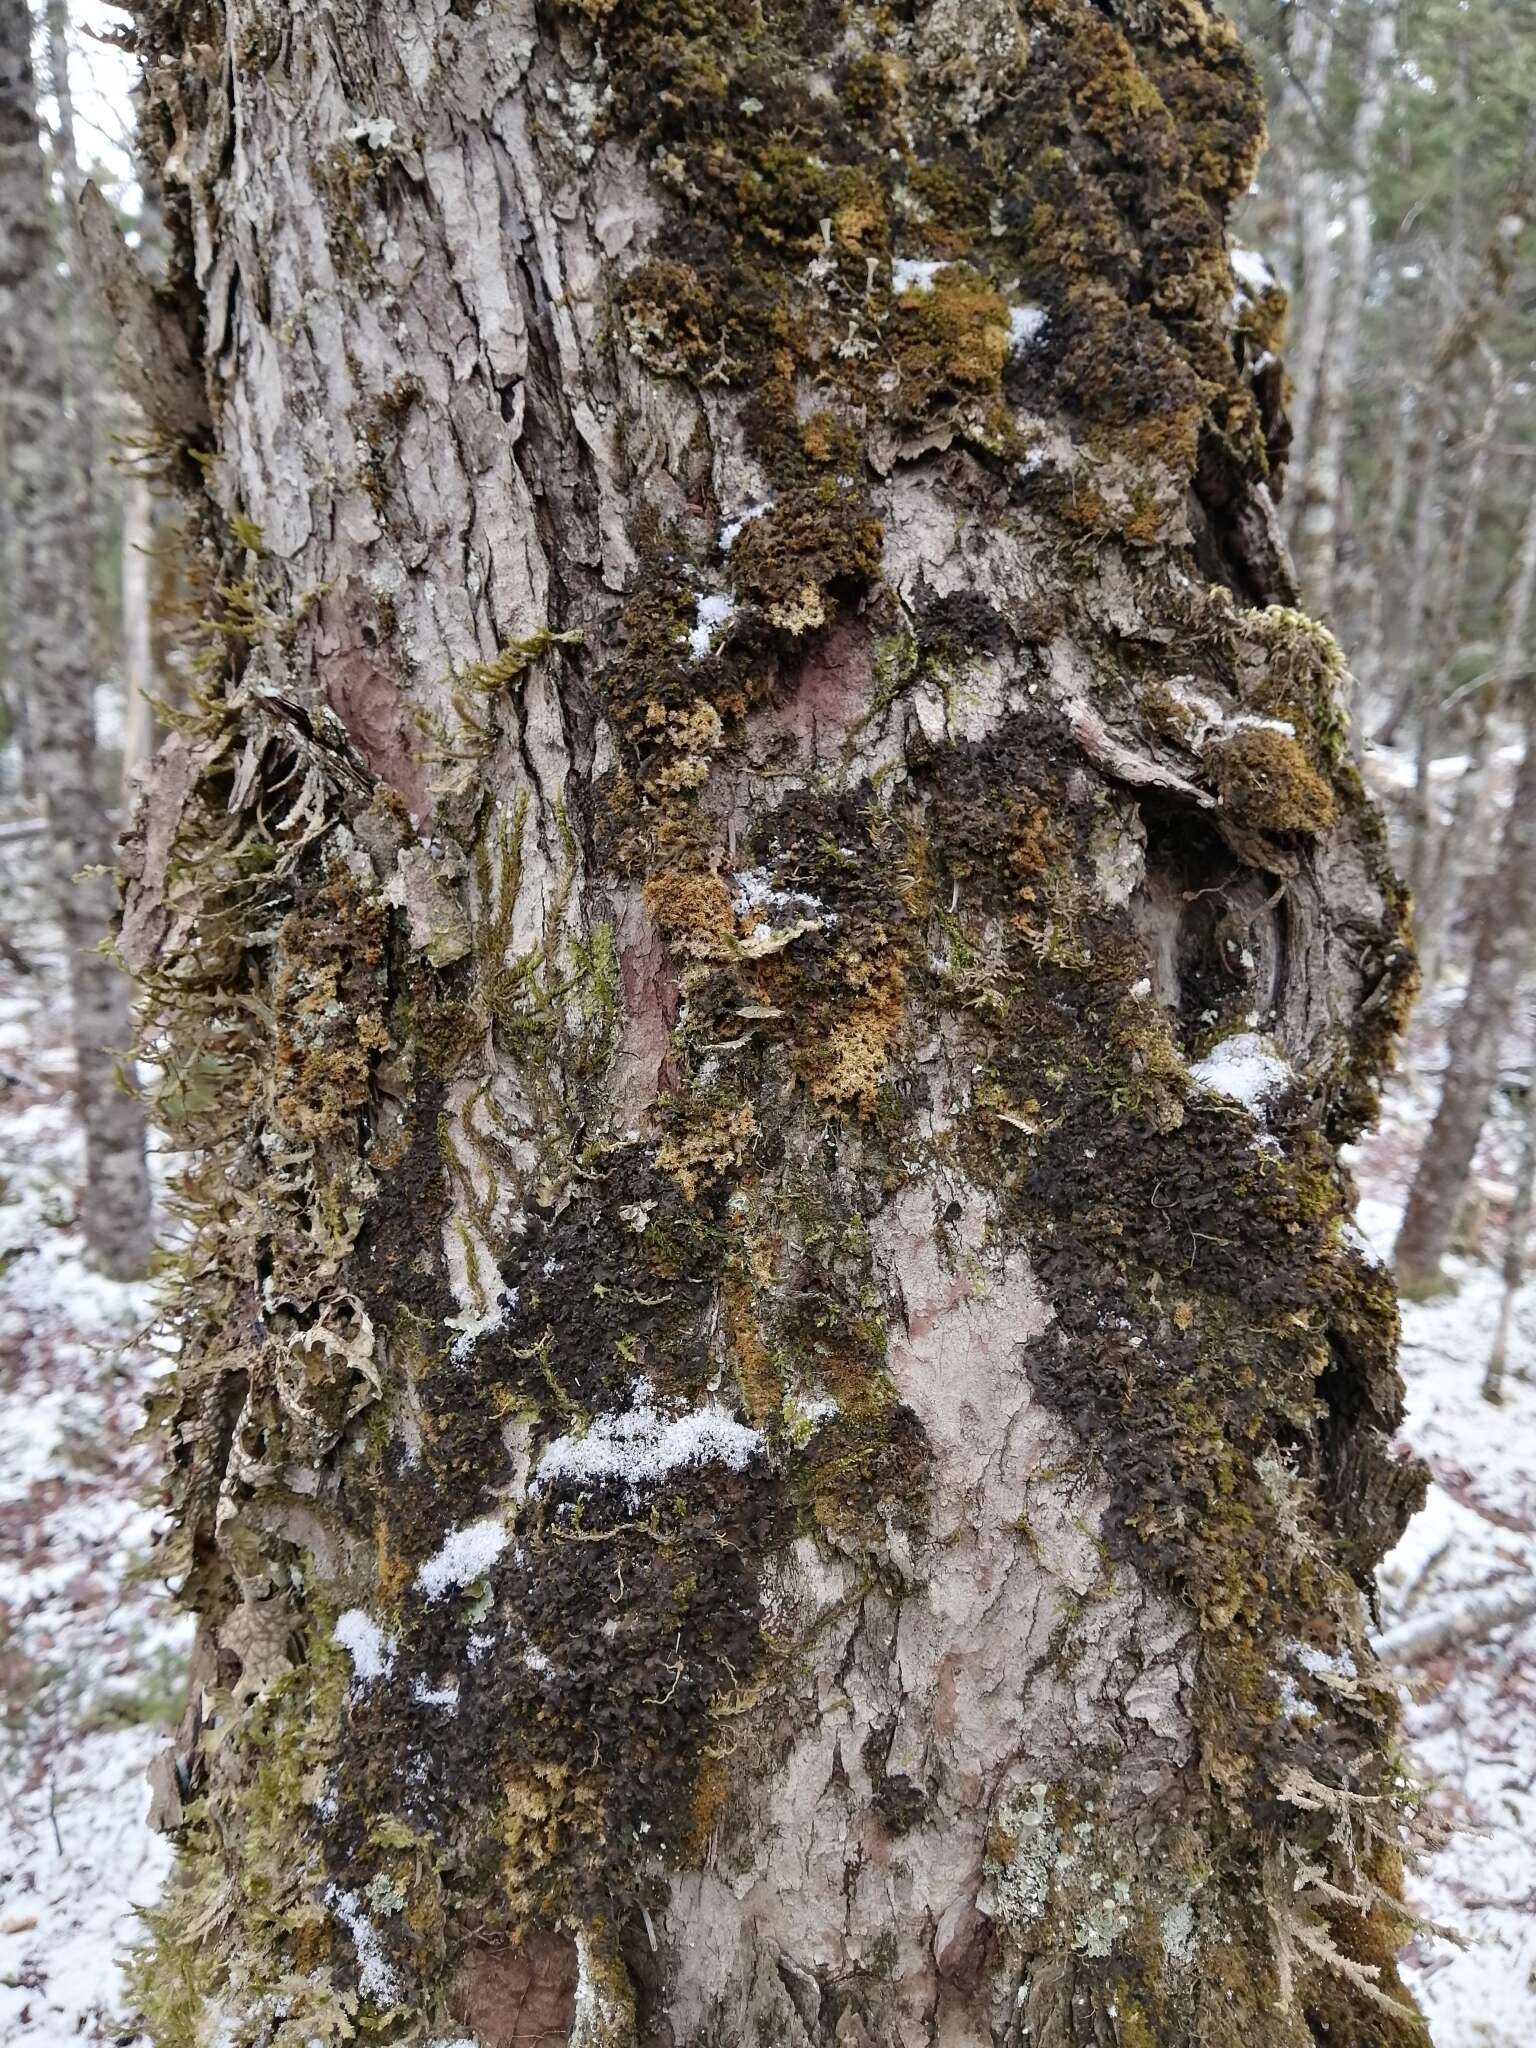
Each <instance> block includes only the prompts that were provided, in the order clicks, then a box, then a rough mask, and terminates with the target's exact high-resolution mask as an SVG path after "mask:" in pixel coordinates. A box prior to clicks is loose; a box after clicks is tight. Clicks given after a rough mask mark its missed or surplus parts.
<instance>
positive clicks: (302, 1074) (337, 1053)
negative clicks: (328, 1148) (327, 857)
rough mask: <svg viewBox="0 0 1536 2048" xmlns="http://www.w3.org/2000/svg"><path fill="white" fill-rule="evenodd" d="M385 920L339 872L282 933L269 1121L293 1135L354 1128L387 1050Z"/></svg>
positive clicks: (336, 1133)
mask: <svg viewBox="0 0 1536 2048" xmlns="http://www.w3.org/2000/svg"><path fill="white" fill-rule="evenodd" d="M386 925H387V913H386V911H385V908H384V905H383V904H382V902H381V901H380V900H379V899H378V898H377V897H376V896H373V895H371V894H370V893H369V892H367V891H366V890H364V889H361V888H359V886H358V884H357V881H356V879H355V878H354V877H353V876H351V875H350V874H348V873H347V871H346V870H345V869H344V868H342V867H341V866H340V865H339V864H337V865H335V866H333V867H332V869H331V873H330V879H328V880H327V881H326V882H324V883H323V884H321V885H320V887H318V888H317V889H315V890H314V891H313V893H311V894H309V895H307V896H306V897H305V898H304V900H303V901H302V903H301V905H300V906H299V907H298V908H297V909H295V910H294V911H293V912H291V913H290V915H289V917H288V918H287V919H286V921H285V922H284V924H283V926H282V929H281V930H280V932H279V933H278V942H277V960H278V964H277V970H276V974H275V976H274V980H273V1007H274V1010H275V1012H276V1015H277V1037H276V1055H277V1061H276V1072H275V1075H274V1096H273V1113H274V1116H275V1118H276V1120H277V1123H278V1125H279V1127H280V1128H282V1129H283V1130H286V1131H288V1132H289V1133H291V1134H292V1135H293V1136H295V1137H299V1138H307V1139H334V1138H338V1137H341V1136H342V1135H344V1134H348V1135H349V1134H350V1133H351V1132H352V1131H353V1130H355V1128H356V1121H357V1117H358V1114H359V1112H360V1111H361V1110H362V1109H363V1108H364V1106H365V1105H366V1103H367V1101H368V1098H369V1091H370V1084H371V1078H372V1072H373V1067H374V1064H375V1062H376V1061H377V1058H378V1056H379V1055H380V1053H382V1052H383V1051H384V1049H385V1048H386V1047H387V1046H388V1045H389V1043H390V1034H389V1029H388V1026H387V1024H386V1022H385V1019H384V1014H383V1011H382V1009H381V995H382V989H381V966H382V961H383V951H384V938H385V931H386Z"/></svg>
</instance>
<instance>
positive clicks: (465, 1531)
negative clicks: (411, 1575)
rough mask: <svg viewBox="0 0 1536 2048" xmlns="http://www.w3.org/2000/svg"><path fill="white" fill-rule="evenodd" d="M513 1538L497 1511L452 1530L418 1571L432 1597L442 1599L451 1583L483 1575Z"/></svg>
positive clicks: (471, 1580)
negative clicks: (496, 1514)
mask: <svg viewBox="0 0 1536 2048" xmlns="http://www.w3.org/2000/svg"><path fill="white" fill-rule="evenodd" d="M510 1541H511V1538H510V1537H509V1536H508V1534H507V1530H506V1527H505V1525H504V1524H503V1523H502V1522H500V1521H499V1520H498V1519H497V1517H496V1516H495V1515H486V1516H484V1517H482V1519H481V1520H480V1521H478V1522H468V1523H466V1524H465V1526H464V1527H463V1528H462V1529H453V1530H450V1532H449V1533H448V1535H447V1536H445V1537H444V1538H443V1541H442V1543H441V1544H440V1545H439V1546H438V1548H437V1549H436V1550H435V1551H434V1552H433V1553H432V1555H431V1556H430V1557H429V1558H428V1559H427V1561H426V1563H425V1564H424V1565H423V1566H422V1568H421V1570H420V1571H419V1572H418V1573H417V1574H416V1583H417V1585H418V1586H419V1587H420V1588H421V1590H422V1592H423V1593H425V1594H426V1596H427V1598H428V1599H429V1600H438V1599H441V1597H442V1595H443V1594H444V1593H446V1592H447V1591H448V1589H449V1587H450V1586H472V1585H473V1584H474V1583H475V1581H476V1580H477V1579H483V1578H484V1577H485V1575H486V1573H487V1572H488V1571H489V1570H490V1568H491V1566H492V1565H493V1564H494V1563H495V1562H496V1560H497V1558H498V1557H500V1555H501V1553H502V1552H503V1551H504V1550H505V1549H506V1547H507V1545H508V1543H509V1542H510Z"/></svg>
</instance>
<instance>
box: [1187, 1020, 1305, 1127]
mask: <svg viewBox="0 0 1536 2048" xmlns="http://www.w3.org/2000/svg"><path fill="white" fill-rule="evenodd" d="M1189 1074H1190V1079H1191V1080H1192V1081H1194V1082H1195V1083H1196V1084H1197V1085H1198V1086H1199V1087H1201V1088H1204V1089H1207V1090H1208V1091H1209V1092H1210V1093H1211V1094H1213V1095H1227V1096H1230V1097H1231V1099H1232V1100H1233V1101H1234V1102H1240V1103H1242V1105H1243V1107H1244V1108H1245V1109H1251V1110H1253V1111H1254V1112H1255V1114H1259V1113H1261V1112H1262V1109H1263V1105H1264V1104H1265V1103H1266V1102H1267V1101H1268V1100H1269V1098H1270V1097H1271V1096H1273V1095H1278V1094H1279V1093H1280V1091H1281V1089H1282V1088H1285V1087H1288V1086H1289V1085H1290V1083H1291V1082H1292V1081H1293V1080H1294V1079H1295V1078H1296V1077H1295V1075H1294V1074H1293V1073H1292V1072H1291V1069H1290V1066H1289V1065H1288V1064H1287V1062H1286V1061H1285V1060H1283V1059H1282V1058H1281V1056H1280V1055H1279V1053H1277V1052H1276V1051H1275V1050H1274V1048H1273V1047H1272V1046H1271V1045H1270V1044H1269V1043H1268V1042H1267V1040H1265V1039H1263V1038H1261V1037H1260V1036H1259V1035H1258V1033H1257V1032H1256V1031H1235V1032H1233V1033H1232V1035H1231V1037H1229V1038H1223V1039H1222V1040H1221V1041H1220V1042H1219V1043H1218V1044H1216V1045H1214V1046H1212V1048H1211V1050H1210V1051H1209V1052H1208V1053H1207V1054H1206V1056H1205V1058H1204V1059H1203V1060H1196V1061H1195V1063H1194V1065H1193V1066H1192V1067H1191V1068H1190V1070H1189Z"/></svg>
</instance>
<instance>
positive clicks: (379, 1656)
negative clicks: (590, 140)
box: [331, 1607, 395, 1685]
mask: <svg viewBox="0 0 1536 2048" xmlns="http://www.w3.org/2000/svg"><path fill="white" fill-rule="evenodd" d="M331 1640H332V1641H333V1642H336V1643H340V1645H341V1647H342V1648H343V1649H344V1650H345V1651H346V1653H347V1655H348V1656H349V1657H350V1658H351V1659H352V1670H353V1674H354V1676H355V1677H356V1678H357V1680H358V1683H359V1684H361V1685H372V1683H373V1682H374V1680H375V1679H376V1678H387V1677H388V1676H389V1674H390V1671H391V1670H392V1669H393V1667H394V1662H395V1646H394V1643H393V1641H392V1640H391V1639H390V1637H388V1636H386V1635H385V1633H384V1631H383V1629H381V1628H380V1627H379V1624H378V1623H377V1622H376V1621H375V1620H374V1618H373V1616H372V1615H371V1614H365V1613H364V1612H363V1610H362V1608H361V1607H349V1608H348V1609H347V1611H346V1613H345V1614H339V1615H338V1616H337V1617H336V1626H335V1628H333V1629H332V1630H331Z"/></svg>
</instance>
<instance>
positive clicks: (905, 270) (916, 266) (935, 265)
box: [891, 256, 950, 292]
mask: <svg viewBox="0 0 1536 2048" xmlns="http://www.w3.org/2000/svg"><path fill="white" fill-rule="evenodd" d="M949 267H950V266H949V264H948V263H946V262H944V261H943V260H942V259H941V258H940V257H937V256H896V257H893V258H892V260H891V290H892V291H893V292H931V291H932V290H933V282H934V279H935V278H936V277H937V276H938V274H939V272H940V271H941V270H948V269H949Z"/></svg>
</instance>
